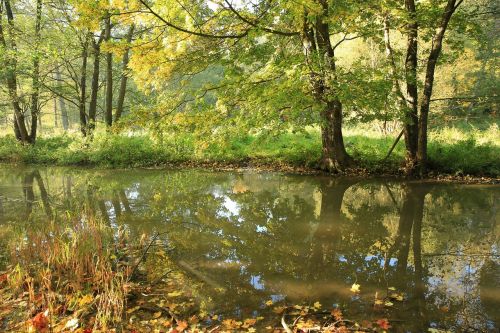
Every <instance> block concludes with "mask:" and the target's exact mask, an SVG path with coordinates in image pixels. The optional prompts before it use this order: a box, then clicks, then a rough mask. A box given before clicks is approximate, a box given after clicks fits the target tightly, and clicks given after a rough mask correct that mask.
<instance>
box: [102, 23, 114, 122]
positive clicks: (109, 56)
mask: <svg viewBox="0 0 500 333" xmlns="http://www.w3.org/2000/svg"><path fill="white" fill-rule="evenodd" d="M105 26H106V28H105V37H104V39H105V40H106V42H109V41H110V40H111V16H109V15H108V16H107V17H106V19H105ZM104 119H105V121H106V126H108V127H111V126H112V125H113V53H111V51H108V52H106V109H105V113H104Z"/></svg>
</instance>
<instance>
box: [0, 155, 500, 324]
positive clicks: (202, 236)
mask: <svg viewBox="0 0 500 333" xmlns="http://www.w3.org/2000/svg"><path fill="white" fill-rule="evenodd" d="M499 197H500V187H499V186H479V185H474V186H467V185H452V184H436V183H419V182H402V181H397V180H391V179H370V180H359V179H348V178H340V179H334V178H331V177H326V176H292V175H283V174H277V173H255V172H242V173H237V172H223V173H222V172H205V171H195V170H183V171H172V170H170V171H168V170H162V171H158V170H155V171H151V170H90V169H83V168H81V169H79V168H31V167H26V168H23V167H9V166H2V165H0V246H2V245H1V244H2V242H4V241H6V240H5V236H3V235H4V234H7V233H6V230H11V229H15V228H18V227H26V225H27V223H32V222H33V221H37V220H38V221H44V220H47V218H53V217H54V216H57V215H58V214H63V213H65V212H76V213H77V212H78V210H79V209H81V207H82V206H83V205H84V204H85V205H87V206H88V207H91V209H94V210H95V211H96V212H97V213H98V214H100V215H101V216H102V217H103V218H105V219H106V220H107V221H109V223H110V224H111V225H112V226H113V227H115V228H126V229H127V230H129V232H130V233H131V234H132V235H134V236H137V237H140V235H142V234H143V233H153V232H162V233H164V235H165V239H166V241H167V242H168V244H169V247H171V248H172V249H173V250H172V251H171V256H172V260H173V261H174V262H175V263H176V264H177V265H178V267H179V268H180V269H183V270H185V271H186V274H188V275H191V276H192V278H193V279H195V280H196V279H197V280H199V282H200V284H201V285H202V286H203V288H196V290H193V295H195V296H196V297H197V299H198V300H199V302H200V303H203V307H204V308H205V309H206V310H207V311H213V312H217V313H220V314H226V315H227V316H232V317H235V316H236V317H238V316H239V317H248V316H251V315H256V314H258V313H259V311H261V310H262V309H263V307H264V303H265V302H266V301H268V300H274V301H275V302H280V301H286V302H287V303H292V304H296V303H303V302H310V303H313V302H316V301H319V302H320V303H321V304H323V306H324V307H332V306H337V305H338V306H341V307H342V308H344V309H345V315H346V317H350V318H354V319H363V318H366V319H369V320H370V319H375V318H380V317H386V318H389V319H390V321H391V322H392V323H393V325H394V328H393V329H394V331H400V332H423V331H427V330H428V328H436V329H443V330H452V331H478V332H490V331H491V332H497V331H498V329H499V327H500V326H499V325H500V324H499V323H500V254H499V236H500V225H499V223H498V220H499ZM2 237H3V238H4V239H2ZM6 264H7V263H6V258H5V256H4V255H3V254H2V250H1V248H0V269H1V265H6ZM353 283H357V284H359V285H360V286H361V294H360V295H354V294H353V293H352V292H351V291H350V290H349V289H350V287H351V285H352V284H353ZM389 287H390V288H392V287H394V288H395V289H396V290H397V291H398V292H401V293H402V295H404V300H403V301H395V302H394V305H393V306H391V307H387V308H384V309H382V310H381V309H375V308H374V307H373V299H374V298H375V294H376V293H377V295H382V294H385V293H386V292H387V290H388V289H387V288H389ZM193 288H194V287H193Z"/></svg>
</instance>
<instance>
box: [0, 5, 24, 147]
mask: <svg viewBox="0 0 500 333" xmlns="http://www.w3.org/2000/svg"><path fill="white" fill-rule="evenodd" d="M4 4H5V12H6V14H7V22H8V33H9V37H10V44H11V45H7V41H6V39H5V35H4V32H3V26H2V20H1V18H2V16H3V6H0V43H1V44H2V46H3V47H4V49H5V50H11V51H12V55H9V56H8V57H7V60H6V64H5V66H6V67H7V68H8V70H7V74H6V77H7V90H8V94H9V98H10V101H11V103H12V108H13V109H14V133H15V135H16V138H17V139H18V140H19V141H21V142H23V143H29V142H30V136H29V133H28V129H27V128H26V123H25V121H24V113H23V111H22V109H21V105H20V103H19V96H18V93H17V45H16V40H15V36H14V35H15V34H14V30H15V27H14V14H13V13H12V8H11V6H10V1H9V0H4Z"/></svg>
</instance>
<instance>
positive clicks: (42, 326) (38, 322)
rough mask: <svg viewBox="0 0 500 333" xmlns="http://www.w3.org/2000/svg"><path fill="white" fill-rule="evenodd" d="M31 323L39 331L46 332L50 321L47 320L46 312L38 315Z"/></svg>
mask: <svg viewBox="0 0 500 333" xmlns="http://www.w3.org/2000/svg"><path fill="white" fill-rule="evenodd" d="M31 323H32V324H33V327H34V328H35V329H36V330H37V331H43V330H46V329H47V328H48V326H49V320H48V319H47V315H46V313H45V312H40V313H38V314H37V315H36V316H35V317H34V318H33V319H31Z"/></svg>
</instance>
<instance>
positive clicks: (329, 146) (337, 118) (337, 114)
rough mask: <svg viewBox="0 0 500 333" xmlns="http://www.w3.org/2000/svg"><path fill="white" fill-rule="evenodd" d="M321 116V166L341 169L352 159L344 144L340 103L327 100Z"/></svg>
mask: <svg viewBox="0 0 500 333" xmlns="http://www.w3.org/2000/svg"><path fill="white" fill-rule="evenodd" d="M321 118H322V125H321V140H322V157H321V168H322V169H324V170H330V171H334V170H342V169H343V168H345V167H347V166H350V165H351V164H352V159H351V157H350V156H349V154H347V152H346V150H345V146H344V137H343V135H342V104H341V103H340V101H338V100H337V101H333V102H328V103H327V106H326V108H325V109H324V111H323V112H322V113H321Z"/></svg>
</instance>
